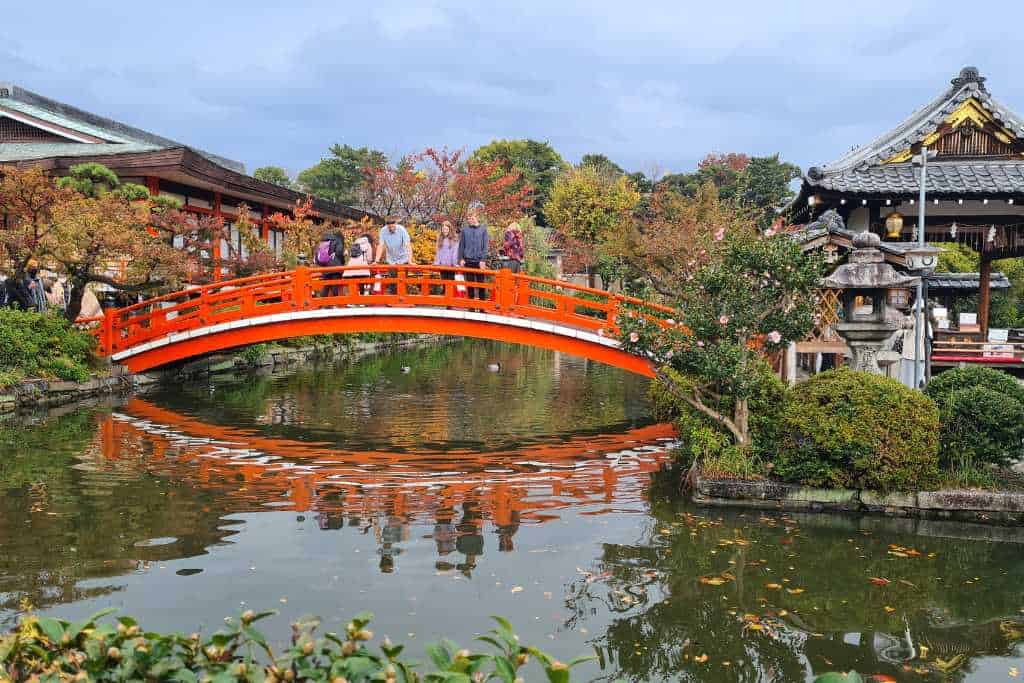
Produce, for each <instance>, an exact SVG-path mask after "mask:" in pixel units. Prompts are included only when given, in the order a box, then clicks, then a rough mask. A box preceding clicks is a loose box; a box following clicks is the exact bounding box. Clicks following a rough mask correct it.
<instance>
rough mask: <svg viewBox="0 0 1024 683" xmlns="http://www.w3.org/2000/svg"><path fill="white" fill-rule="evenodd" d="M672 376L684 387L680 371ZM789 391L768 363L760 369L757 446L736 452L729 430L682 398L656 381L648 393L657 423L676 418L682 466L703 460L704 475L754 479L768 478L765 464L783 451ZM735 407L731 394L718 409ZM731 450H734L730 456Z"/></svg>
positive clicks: (753, 412) (753, 423) (753, 404)
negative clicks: (780, 447)
mask: <svg viewBox="0 0 1024 683" xmlns="http://www.w3.org/2000/svg"><path fill="white" fill-rule="evenodd" d="M667 372H668V373H669V375H670V376H674V377H675V378H676V381H677V382H678V383H683V382H682V378H681V376H680V375H678V374H677V373H676V371H675V370H671V369H669V370H667ZM787 391H788V389H787V387H786V385H785V384H784V383H783V382H782V381H781V380H779V378H778V377H776V375H775V373H773V372H772V370H771V368H769V367H768V365H766V364H761V365H760V366H759V367H758V369H757V384H756V387H755V390H754V394H753V395H752V396H751V397H750V400H749V402H748V405H749V409H750V432H751V437H752V442H753V443H752V445H751V447H750V448H745V449H735V448H733V438H732V435H731V434H729V432H727V431H726V430H724V429H723V428H721V427H720V426H719V425H717V424H715V423H714V422H712V421H711V420H710V419H709V418H708V417H707V416H706V415H704V414H703V413H700V412H698V411H696V410H694V409H693V408H691V407H690V406H689V405H687V404H686V403H685V402H683V401H681V400H679V399H677V398H676V397H675V396H673V395H672V394H671V393H670V392H669V391H668V390H667V389H666V388H665V387H664V386H663V385H662V384H661V383H659V382H652V383H651V388H650V390H649V394H650V398H651V405H652V412H653V414H654V417H655V419H658V420H664V421H668V420H672V421H673V422H674V424H675V427H676V433H677V434H678V435H679V441H680V445H679V448H677V449H676V451H675V456H676V461H677V464H679V465H682V466H684V467H689V466H690V465H692V464H693V463H694V462H695V461H697V460H700V461H702V465H701V469H702V470H703V471H704V472H705V474H708V475H711V473H712V471H714V472H715V473H716V475H718V476H724V477H734V478H742V479H750V478H756V477H758V476H761V475H762V474H763V462H764V461H765V460H767V459H769V458H773V457H774V454H775V452H776V451H777V449H778V441H779V438H780V435H781V431H780V430H781V418H782V410H783V408H784V406H785V404H786V393H787ZM730 404H731V399H730V398H729V397H727V396H726V397H723V399H722V403H721V405H720V406H718V407H719V409H720V410H723V411H726V412H732V408H731V405H730ZM727 450H730V451H731V452H729V453H726V451H727Z"/></svg>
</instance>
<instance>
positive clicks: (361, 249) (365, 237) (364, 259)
mask: <svg viewBox="0 0 1024 683" xmlns="http://www.w3.org/2000/svg"><path fill="white" fill-rule="evenodd" d="M371 263H373V236H372V235H371V234H370V233H368V232H364V233H363V234H362V235H360V236H359V237H358V238H357V239H356V241H355V242H353V243H352V249H351V250H350V252H349V255H348V263H347V264H346V265H348V267H349V268H351V267H353V266H369V265H370V264H371ZM370 276H371V273H370V269H369V268H366V269H363V268H358V269H356V270H346V271H345V274H344V277H358V278H366V279H369V278H370ZM345 290H346V293H348V291H347V290H348V288H347V287H346V288H345ZM372 290H373V285H372V284H371V283H370V282H364V283H362V284H360V285H359V293H360V294H362V295H363V296H368V295H369V294H370V292H371V291H372Z"/></svg>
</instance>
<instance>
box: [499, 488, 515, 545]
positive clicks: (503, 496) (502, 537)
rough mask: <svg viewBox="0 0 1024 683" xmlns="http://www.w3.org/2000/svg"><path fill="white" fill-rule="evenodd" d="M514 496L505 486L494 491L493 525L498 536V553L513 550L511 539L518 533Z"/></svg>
mask: <svg viewBox="0 0 1024 683" xmlns="http://www.w3.org/2000/svg"><path fill="white" fill-rule="evenodd" d="M514 500H515V496H513V494H512V491H510V490H509V488H508V487H507V486H502V485H499V486H497V487H495V491H494V525H495V527H496V532H497V534H498V551H499V552H503V553H507V552H511V551H512V550H513V549H514V548H513V545H512V537H513V536H515V533H516V532H517V531H519V511H518V510H516V509H515V508H514Z"/></svg>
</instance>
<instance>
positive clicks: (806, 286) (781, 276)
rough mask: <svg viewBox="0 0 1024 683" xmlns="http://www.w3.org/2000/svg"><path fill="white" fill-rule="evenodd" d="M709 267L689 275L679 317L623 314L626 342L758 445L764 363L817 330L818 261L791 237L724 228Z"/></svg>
mask: <svg viewBox="0 0 1024 683" xmlns="http://www.w3.org/2000/svg"><path fill="white" fill-rule="evenodd" d="M709 239H710V241H709V244H708V248H707V249H703V250H702V251H703V254H702V255H701V256H702V257H703V259H704V261H703V263H702V265H700V266H699V267H698V268H696V269H695V270H694V271H693V272H691V273H681V274H680V275H679V281H678V283H677V287H676V288H674V289H676V291H679V292H680V295H679V296H678V297H677V299H676V300H673V301H670V302H669V303H671V304H672V305H673V307H674V308H675V309H676V311H677V313H676V317H675V318H673V319H668V320H662V321H658V320H655V319H652V318H650V317H647V316H644V315H643V314H642V313H641V312H639V311H628V312H626V313H624V314H623V315H621V316H620V318H619V327H620V330H621V341H622V345H623V348H624V349H626V350H629V351H631V352H633V353H636V354H638V355H641V356H644V357H647V358H650V359H651V360H652V361H653V362H654V363H655V364H656V365H657V366H658V367H659V369H658V370H657V377H658V380H659V382H661V384H662V385H663V387H664V389H665V391H667V392H668V393H669V394H671V395H672V396H673V397H674V398H675V399H676V400H678V401H679V402H681V403H682V404H684V405H686V406H687V407H688V408H690V409H691V410H693V411H695V412H696V413H698V414H700V415H702V416H703V417H704V418H707V419H708V420H709V421H710V422H711V423H712V424H713V425H715V426H716V427H718V428H720V429H722V430H724V431H725V432H726V433H727V434H728V435H729V438H730V439H731V440H732V442H733V444H734V445H735V446H737V447H739V448H740V449H742V450H749V449H750V448H751V447H752V446H753V436H754V434H753V428H752V425H753V423H754V421H755V419H754V418H752V416H751V399H752V398H753V397H754V396H755V394H756V393H757V392H758V391H761V390H762V389H763V387H764V385H765V381H766V380H765V378H764V375H765V373H766V372H768V370H767V365H766V363H765V359H766V358H767V357H768V356H769V355H770V354H772V353H775V352H778V351H781V350H782V349H784V348H785V347H786V345H787V344H788V343H789V342H791V341H796V340H798V339H802V338H803V337H804V336H805V335H806V334H807V332H808V331H809V330H810V329H811V326H812V324H813V315H814V310H815V304H816V301H817V291H818V281H819V276H820V266H819V262H818V261H817V260H815V259H814V258H812V257H810V256H807V255H805V254H803V253H802V252H801V250H800V247H799V245H798V244H797V243H796V242H795V241H794V240H792V239H790V238H789V237H787V236H785V235H770V234H764V235H762V234H760V233H758V232H757V231H756V230H754V229H753V228H752V227H749V228H748V229H746V230H735V231H733V232H729V231H728V230H727V229H726V228H724V227H723V228H719V229H718V230H717V231H716V233H715V234H714V235H712V236H710V238H709Z"/></svg>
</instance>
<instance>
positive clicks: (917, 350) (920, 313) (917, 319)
mask: <svg viewBox="0 0 1024 683" xmlns="http://www.w3.org/2000/svg"><path fill="white" fill-rule="evenodd" d="M927 180H928V147H927V146H925V145H921V190H920V193H919V195H918V200H917V203H918V207H917V246H918V247H924V233H925V222H924V202H925V191H924V190H925V185H926V183H927ZM923 282H924V276H923V275H922V276H921V279H919V280H918V281H917V300H916V301H915V302H914V388H915V389H920V388H921V380H922V377H921V374H922V373H921V370H922V368H921V365H922V361H923V360H924V359H923V358H921V351H922V349H921V347H922V346H923V343H922V342H923V335H924V301H922V300H921V299H922V298H923V297H924V286H923V284H922V283H923Z"/></svg>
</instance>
